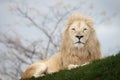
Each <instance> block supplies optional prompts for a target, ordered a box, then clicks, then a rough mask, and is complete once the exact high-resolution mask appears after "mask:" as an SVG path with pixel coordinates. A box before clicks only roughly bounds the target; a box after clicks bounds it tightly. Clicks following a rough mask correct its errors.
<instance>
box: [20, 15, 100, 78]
mask: <svg viewBox="0 0 120 80" xmlns="http://www.w3.org/2000/svg"><path fill="white" fill-rule="evenodd" d="M100 58H101V51H100V44H99V41H98V38H97V36H96V32H95V30H94V28H93V22H92V20H91V18H89V17H88V16H83V15H82V16H81V15H78V14H73V15H71V16H70V18H69V19H68V22H67V25H66V29H65V32H64V35H63V39H62V44H61V50H60V52H59V53H57V54H55V55H53V56H52V57H50V58H47V59H45V60H42V61H39V62H37V63H34V64H31V65H30V66H29V67H28V68H27V70H26V71H25V72H24V73H23V75H22V79H24V78H30V77H32V76H34V77H39V76H43V75H44V74H48V73H53V72H57V71H59V70H61V69H71V68H74V67H77V66H81V65H82V66H83V65H85V64H88V63H89V62H90V61H93V60H96V59H100Z"/></svg>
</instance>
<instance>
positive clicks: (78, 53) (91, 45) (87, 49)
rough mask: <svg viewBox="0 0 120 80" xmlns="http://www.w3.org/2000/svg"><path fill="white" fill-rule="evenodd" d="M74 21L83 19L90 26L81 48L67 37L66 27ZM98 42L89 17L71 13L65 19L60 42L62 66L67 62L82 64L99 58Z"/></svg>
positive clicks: (66, 64)
mask: <svg viewBox="0 0 120 80" xmlns="http://www.w3.org/2000/svg"><path fill="white" fill-rule="evenodd" d="M74 21H84V22H85V23H86V24H87V25H88V26H89V27H90V30H91V31H90V36H89V39H88V40H87V42H86V43H85V45H84V47H83V48H80V49H78V48H75V47H74V45H72V42H71V40H70V37H69V33H68V29H69V27H70V25H71V24H72V23H73V22H74ZM100 51H101V50H100V44H99V41H98V38H97V36H96V32H95V30H94V28H93V21H92V19H91V18H90V17H88V16H84V15H78V14H73V15H72V16H71V17H70V18H69V19H68V21H67V25H66V29H65V32H64V35H63V40H62V44H61V56H62V62H63V67H67V66H68V65H69V64H79V65H81V64H84V63H85V62H89V61H92V60H95V59H100V58H101V52H100Z"/></svg>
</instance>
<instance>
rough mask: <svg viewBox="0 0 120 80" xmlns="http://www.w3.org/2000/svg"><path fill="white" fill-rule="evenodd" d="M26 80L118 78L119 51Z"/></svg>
mask: <svg viewBox="0 0 120 80" xmlns="http://www.w3.org/2000/svg"><path fill="white" fill-rule="evenodd" d="M27 80H120V52H119V53H118V54H117V55H115V56H110V57H106V58H104V59H101V60H97V61H93V62H92V63H90V64H89V65H86V66H83V67H78V68H75V69H72V70H63V71H60V72H57V73H53V74H48V75H46V76H44V77H40V78H34V77H32V78H30V79H27Z"/></svg>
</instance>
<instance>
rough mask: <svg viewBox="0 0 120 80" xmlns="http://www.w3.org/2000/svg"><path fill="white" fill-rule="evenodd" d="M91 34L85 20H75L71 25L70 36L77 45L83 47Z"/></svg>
mask: <svg viewBox="0 0 120 80" xmlns="http://www.w3.org/2000/svg"><path fill="white" fill-rule="evenodd" d="M89 36H90V28H89V26H88V25H87V24H86V23H85V22H84V21H74V22H73V23H72V24H71V25H70V27H69V37H70V39H71V40H72V44H73V45H74V46H75V47H78V48H82V47H83V46H84V45H85V44H86V41H87V39H88V38H89Z"/></svg>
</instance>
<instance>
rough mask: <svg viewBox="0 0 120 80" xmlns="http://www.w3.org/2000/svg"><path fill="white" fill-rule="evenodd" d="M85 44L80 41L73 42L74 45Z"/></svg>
mask: <svg viewBox="0 0 120 80" xmlns="http://www.w3.org/2000/svg"><path fill="white" fill-rule="evenodd" d="M81 43H82V44H85V43H83V42H81V41H78V42H75V44H81Z"/></svg>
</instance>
